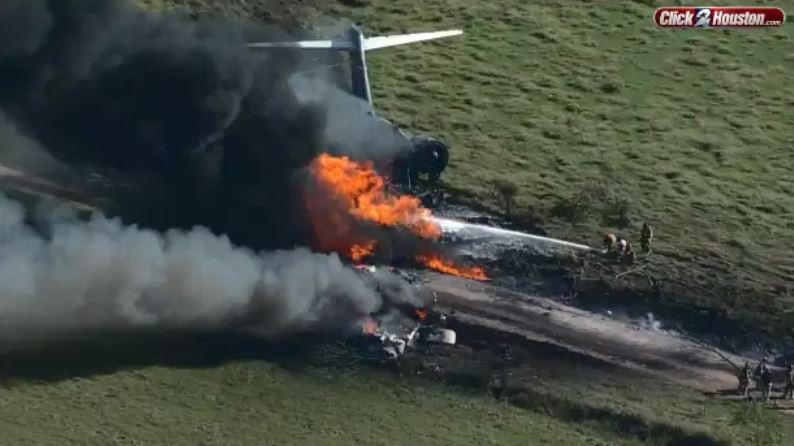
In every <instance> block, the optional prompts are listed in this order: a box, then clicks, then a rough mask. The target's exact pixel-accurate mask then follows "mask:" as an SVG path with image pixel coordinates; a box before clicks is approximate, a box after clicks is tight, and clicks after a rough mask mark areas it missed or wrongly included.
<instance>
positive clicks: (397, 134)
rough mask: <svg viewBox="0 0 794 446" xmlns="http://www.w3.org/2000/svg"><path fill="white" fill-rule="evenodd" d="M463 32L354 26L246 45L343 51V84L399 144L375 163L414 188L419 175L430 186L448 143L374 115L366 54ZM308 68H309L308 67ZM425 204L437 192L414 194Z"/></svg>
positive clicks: (396, 180)
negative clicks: (376, 31)
mask: <svg viewBox="0 0 794 446" xmlns="http://www.w3.org/2000/svg"><path fill="white" fill-rule="evenodd" d="M461 34H463V31H462V30H459V29H455V30H446V31H437V32H424V33H413V34H400V35H391V36H378V37H365V36H364V33H363V31H362V30H361V29H360V28H358V27H355V26H353V27H351V28H350V29H349V30H348V31H347V32H346V33H345V34H344V35H343V36H341V37H338V38H335V39H330V40H303V41H287V42H254V43H249V44H248V47H249V48H251V49H252V50H259V51H262V50H268V49H275V48H281V49H284V48H292V49H297V50H300V51H325V52H330V53H332V54H337V53H347V56H348V69H349V73H348V74H349V76H350V79H349V81H348V82H347V85H346V86H345V88H346V89H349V92H350V93H351V94H352V95H353V96H355V97H357V98H359V99H361V100H362V101H363V102H364V104H365V107H366V114H367V115H368V116H371V117H373V118H375V122H376V123H378V124H380V125H383V126H384V127H385V128H387V129H389V130H390V132H387V133H391V136H392V138H389V140H390V142H389V143H390V144H393V145H396V146H400V147H401V150H398V151H397V152H396V155H395V156H394V157H392V158H391V159H387V160H376V163H377V164H383V165H387V169H384V170H385V171H386V172H387V176H388V177H389V179H390V180H391V182H392V183H393V184H394V185H395V186H397V187H400V188H403V189H406V190H409V191H414V187H415V185H417V183H418V181H419V180H420V178H421V177H425V178H426V179H427V182H428V184H430V185H433V184H435V182H436V181H437V180H438V179H439V178H440V177H441V173H442V172H443V171H444V169H446V167H447V164H448V162H449V146H448V144H447V143H446V142H444V141H442V140H441V139H439V138H437V137H434V136H428V135H411V134H409V133H407V132H405V131H404V130H402V129H400V128H399V127H398V126H396V125H394V124H393V123H391V122H389V121H388V120H386V119H385V118H383V117H382V116H378V115H377V114H376V113H375V110H374V108H373V105H372V94H371V91H370V82H369V74H368V70H367V63H366V56H365V54H366V53H367V52H368V51H373V50H377V49H382V48H388V47H394V46H399V45H405V44H409V43H416V42H423V41H427V40H435V39H440V38H445V37H452V36H458V35H461ZM309 71H310V70H309ZM418 195H419V196H420V198H421V199H422V201H423V204H424V205H425V206H428V207H430V206H433V205H435V204H437V203H438V202H439V200H440V199H439V197H438V194H431V193H429V192H423V193H419V194H418Z"/></svg>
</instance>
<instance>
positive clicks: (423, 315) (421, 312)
mask: <svg viewBox="0 0 794 446" xmlns="http://www.w3.org/2000/svg"><path fill="white" fill-rule="evenodd" d="M414 313H415V314H416V318H417V319H419V321H420V322H423V321H424V320H425V319H427V310H426V309H424V308H417V309H416V310H414Z"/></svg>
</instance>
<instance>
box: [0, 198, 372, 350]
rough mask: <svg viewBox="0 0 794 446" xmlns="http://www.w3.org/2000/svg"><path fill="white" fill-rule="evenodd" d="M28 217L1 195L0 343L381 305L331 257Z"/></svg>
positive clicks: (280, 323) (265, 324)
mask: <svg viewBox="0 0 794 446" xmlns="http://www.w3.org/2000/svg"><path fill="white" fill-rule="evenodd" d="M27 217H28V218H30V217H29V216H27ZM25 220H26V213H25V210H24V208H23V207H22V206H21V205H20V204H19V203H17V202H15V201H12V200H10V199H8V198H7V197H5V196H4V195H2V194H0V343H20V342H27V341H33V340H36V341H41V340H47V339H50V338H53V337H58V336H62V335H68V334H74V333H80V332H97V331H100V332H101V331H102V330H113V331H119V330H152V331H157V330H183V329H190V330H204V329H215V328H231V329H255V330H256V331H257V332H258V333H261V334H264V335H275V334H285V333H289V332H291V331H294V330H305V329H322V328H328V327H330V326H331V325H333V324H334V323H335V322H339V323H343V322H344V321H345V320H349V319H352V318H355V317H357V316H360V315H361V314H366V313H370V312H373V311H376V310H377V309H378V308H379V307H380V306H381V304H382V302H381V296H380V294H379V293H378V292H376V290H375V289H374V287H373V286H372V285H368V284H365V283H364V281H363V280H362V279H361V278H360V277H359V276H358V275H357V274H356V272H354V271H353V270H351V269H350V268H347V267H345V265H344V264H343V263H342V262H341V261H340V260H339V257H338V256H337V255H335V254H332V255H324V254H317V253H312V252H310V251H308V250H306V249H296V250H292V251H273V252H263V253H255V252H253V251H251V250H249V249H245V248H241V247H236V246H234V245H232V243H231V242H230V241H229V239H228V238H227V237H226V236H218V235H215V234H212V233H211V232H210V231H208V230H207V229H204V228H201V227H196V228H194V229H192V230H191V231H187V232H185V231H177V230H171V231H168V232H167V233H165V234H160V233H157V232H154V231H151V230H147V229H141V228H138V227H136V226H125V225H123V224H122V223H121V222H120V221H119V220H117V219H108V218H106V217H104V216H102V215H99V214H97V215H94V216H93V217H92V218H91V219H90V220H89V221H80V220H78V219H76V218H73V217H71V216H69V214H68V213H66V214H64V213H63V212H55V211H52V210H51V211H47V212H44V213H43V218H42V224H41V225H40V226H37V227H36V229H35V230H34V229H33V228H32V227H31V225H29V224H27V223H26V221H25Z"/></svg>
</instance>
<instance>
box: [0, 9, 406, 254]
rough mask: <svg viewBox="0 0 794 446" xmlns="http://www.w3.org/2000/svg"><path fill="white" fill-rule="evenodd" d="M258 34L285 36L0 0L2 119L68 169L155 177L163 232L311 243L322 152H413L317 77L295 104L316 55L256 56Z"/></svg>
mask: <svg viewBox="0 0 794 446" xmlns="http://www.w3.org/2000/svg"><path fill="white" fill-rule="evenodd" d="M303 34H305V33H303ZM251 35H255V36H256V37H257V39H260V40H285V39H289V38H290V37H289V36H288V35H287V33H286V32H285V31H283V30H278V29H275V28H273V27H271V28H261V29H257V30H256V32H252V31H251V29H250V27H247V28H243V27H240V26H238V25H234V24H226V23H217V22H212V23H210V22H196V21H193V20H189V19H187V18H183V17H180V16H176V15H164V14H152V13H149V12H145V11H142V10H140V9H138V8H137V7H135V6H134V5H133V4H131V3H129V2H127V1H122V0H4V1H3V2H2V4H0V39H2V42H3V44H2V48H0V111H2V112H4V113H5V115H6V116H7V118H8V119H9V120H10V121H11V122H13V123H14V124H15V125H16V126H17V127H18V128H19V130H20V131H21V132H23V133H25V134H27V135H30V136H32V137H33V138H34V139H35V140H37V142H38V143H40V144H41V145H42V146H43V147H44V148H45V149H46V150H47V151H48V152H50V153H51V154H53V155H54V156H55V157H56V158H58V159H59V160H61V161H64V162H67V163H90V164H93V165H102V166H111V167H113V168H115V169H122V170H127V171H134V172H135V171H142V172H146V173H147V174H149V175H151V174H154V175H155V176H156V177H157V178H160V179H161V180H162V182H163V187H164V193H163V197H164V199H166V200H167V201H168V203H169V206H168V208H169V211H170V212H171V213H173V214H174V217H173V218H171V219H170V220H169V223H168V224H167V225H166V226H174V225H180V226H182V227H189V226H190V225H191V224H193V223H195V222H201V223H202V224H205V225H208V226H209V227H211V228H213V229H214V230H218V231H221V232H224V233H227V234H229V236H230V237H232V239H233V240H234V241H235V242H239V243H245V244H248V245H252V246H257V247H261V248H285V247H292V246H298V245H307V244H310V242H311V240H310V238H311V233H312V231H311V230H310V229H309V228H308V221H307V217H306V215H305V209H304V207H303V205H302V203H303V200H301V199H300V198H299V196H300V195H301V194H302V185H303V183H304V181H303V179H304V178H303V175H304V168H305V166H306V165H307V164H308V163H309V162H310V161H311V160H312V159H313V158H314V157H315V156H316V155H317V154H318V153H319V152H321V151H323V150H327V149H328V148H329V146H331V145H333V146H334V147H335V148H336V149H337V150H351V151H355V152H356V156H357V158H377V157H382V156H384V154H389V153H392V154H393V153H395V152H396V151H400V150H404V149H405V148H406V147H403V146H399V145H398V144H397V140H395V139H394V137H393V135H394V130H393V129H392V128H390V126H388V125H383V124H382V123H380V124H379V122H380V121H378V120H377V118H375V117H374V116H370V115H368V114H366V113H363V112H361V108H360V107H358V108H356V107H352V106H351V105H352V104H355V103H356V102H357V101H358V100H357V99H354V98H352V97H350V96H349V95H347V93H345V92H343V91H342V90H340V89H338V88H337V87H336V86H332V83H331V82H330V80H328V82H326V80H325V79H320V80H318V78H317V76H314V77H313V81H312V84H311V85H312V88H313V90H312V91H308V90H307V91H306V92H305V93H303V94H302V95H301V97H298V95H297V93H296V88H304V87H305V88H307V89H308V87H307V86H306V85H305V83H304V84H303V86H301V84H300V83H298V85H297V86H296V83H295V81H294V79H295V78H296V74H297V73H303V72H304V71H305V67H306V66H307V64H308V65H311V61H307V60H306V59H307V58H308V57H310V56H309V55H306V54H305V53H302V52H296V51H289V50H271V51H266V52H260V53H254V52H251V51H250V50H248V49H247V48H246V46H245V43H246V38H247V37H250V36H251ZM311 57H315V56H311ZM318 82H320V83H327V84H328V85H324V86H322V87H321V86H320V84H318ZM331 92H333V94H332V93H331ZM358 102H360V101H358ZM329 117H333V119H330V118H329ZM354 122H357V123H359V124H360V125H351V123H354ZM366 140H370V141H380V142H382V141H392V142H394V144H395V145H394V146H393V147H392V146H391V143H389V144H387V145H389V147H385V145H384V144H382V143H379V144H378V145H373V146H372V147H370V148H367V147H366V146H367V145H366V143H365V142H366ZM2 144H4V143H3V142H2V141H0V145H2Z"/></svg>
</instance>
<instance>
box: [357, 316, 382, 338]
mask: <svg viewBox="0 0 794 446" xmlns="http://www.w3.org/2000/svg"><path fill="white" fill-rule="evenodd" d="M378 328H379V327H378V323H377V322H375V320H374V319H371V318H368V319H367V320H365V321H364V323H363V324H361V333H362V334H364V335H374V334H375V333H377V332H378Z"/></svg>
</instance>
